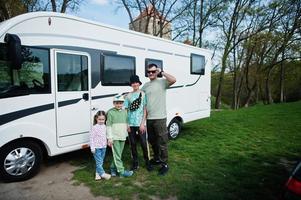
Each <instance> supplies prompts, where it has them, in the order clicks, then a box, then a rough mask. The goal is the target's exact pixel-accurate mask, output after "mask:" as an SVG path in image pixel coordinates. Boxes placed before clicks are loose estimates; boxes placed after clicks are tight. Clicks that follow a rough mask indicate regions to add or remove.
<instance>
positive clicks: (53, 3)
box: [51, 0, 56, 12]
mask: <svg viewBox="0 0 301 200" xmlns="http://www.w3.org/2000/svg"><path fill="white" fill-rule="evenodd" d="M51 6H52V11H53V12H56V2H55V0H51Z"/></svg>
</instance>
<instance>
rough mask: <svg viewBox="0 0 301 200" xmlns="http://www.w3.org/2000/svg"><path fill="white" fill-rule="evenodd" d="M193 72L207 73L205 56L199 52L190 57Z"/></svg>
mask: <svg viewBox="0 0 301 200" xmlns="http://www.w3.org/2000/svg"><path fill="white" fill-rule="evenodd" d="M190 68H191V74H200V75H204V74H205V57H204V56H201V55H197V54H191V57H190Z"/></svg>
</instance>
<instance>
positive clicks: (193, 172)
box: [74, 101, 301, 200]
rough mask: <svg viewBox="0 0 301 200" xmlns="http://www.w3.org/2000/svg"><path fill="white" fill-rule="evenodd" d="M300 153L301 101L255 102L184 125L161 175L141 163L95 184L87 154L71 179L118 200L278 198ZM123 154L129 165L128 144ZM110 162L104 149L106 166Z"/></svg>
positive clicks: (96, 194)
mask: <svg viewBox="0 0 301 200" xmlns="http://www.w3.org/2000/svg"><path fill="white" fill-rule="evenodd" d="M300 152H301V101H300V102H295V103H287V104H275V105H270V106H264V105H258V106H254V107H251V108H246V109H240V110H237V111H232V110H224V111H220V112H213V113H212V115H211V117H210V118H208V119H203V120H198V121H194V122H191V123H187V124H185V126H184V129H183V132H182V133H181V135H180V137H179V138H178V139H177V140H173V141H170V142H169V165H170V171H169V173H168V175H166V176H165V177H158V176H157V174H156V171H154V172H151V173H149V172H147V171H146V170H145V168H143V167H142V168H140V169H139V170H138V172H137V173H135V175H134V176H133V177H130V178H123V179H120V178H116V177H115V178H112V179H111V180H109V181H101V182H95V181H94V173H95V168H94V160H93V158H92V156H91V154H89V153H88V152H87V157H86V158H85V159H77V160H76V162H75V164H76V165H81V166H83V167H82V168H80V169H78V170H77V171H75V173H74V180H76V181H77V183H84V184H85V185H86V186H88V187H90V188H91V191H92V193H93V194H94V195H95V196H98V195H101V196H107V197H113V198H118V199H132V198H138V199H151V198H154V197H156V198H168V197H177V198H178V199H214V200H216V199H265V200H269V199H279V195H280V194H281V190H282V187H283V185H284V183H285V180H286V179H287V177H288V174H289V170H290V167H292V163H293V162H292V161H296V160H298V159H300ZM139 153H140V158H141V157H142V154H141V152H139ZM123 155H124V163H125V165H126V166H129V165H130V152H129V147H128V146H126V148H125V151H124V154H123ZM110 161H111V154H110V152H109V154H108V156H107V157H106V161H105V169H106V170H108V168H109V167H108V166H109V162H110ZM141 163H142V161H141Z"/></svg>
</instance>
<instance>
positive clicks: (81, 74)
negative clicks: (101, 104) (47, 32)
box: [53, 50, 91, 147]
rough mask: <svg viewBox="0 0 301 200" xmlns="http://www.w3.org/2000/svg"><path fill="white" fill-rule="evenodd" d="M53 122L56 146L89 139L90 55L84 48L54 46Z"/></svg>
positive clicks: (79, 142)
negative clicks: (54, 112) (56, 47)
mask: <svg viewBox="0 0 301 200" xmlns="http://www.w3.org/2000/svg"><path fill="white" fill-rule="evenodd" d="M53 55H54V60H55V62H54V63H55V66H54V68H55V70H54V71H55V79H56V80H55V90H56V124H57V143H58V146H59V147H65V146H70V145H75V144H83V143H87V142H88V141H89V131H90V126H91V117H90V103H91V102H90V100H91V97H90V80H91V78H90V68H91V67H90V56H89V54H87V53H84V52H74V51H66V50H54V52H53Z"/></svg>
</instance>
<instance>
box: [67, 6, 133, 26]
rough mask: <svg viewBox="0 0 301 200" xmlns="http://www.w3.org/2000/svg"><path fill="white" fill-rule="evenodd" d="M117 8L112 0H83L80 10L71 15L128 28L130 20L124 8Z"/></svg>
mask: <svg viewBox="0 0 301 200" xmlns="http://www.w3.org/2000/svg"><path fill="white" fill-rule="evenodd" d="M117 8H118V5H117V4H116V3H114V0H85V3H84V4H83V5H81V6H80V10H79V11H77V12H76V13H71V15H75V16H78V17H81V18H85V19H89V20H93V21H96V22H101V23H104V24H108V25H113V26H116V27H119V28H124V29H128V26H129V25H128V24H129V21H130V20H129V17H128V14H127V12H126V10H125V9H124V8H119V9H117Z"/></svg>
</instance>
